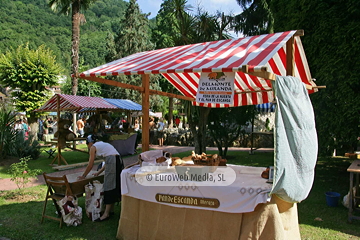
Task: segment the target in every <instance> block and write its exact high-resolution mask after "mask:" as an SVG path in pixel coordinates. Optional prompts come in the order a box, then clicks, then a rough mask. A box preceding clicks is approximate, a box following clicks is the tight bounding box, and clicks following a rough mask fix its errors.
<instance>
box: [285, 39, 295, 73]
mask: <svg viewBox="0 0 360 240" xmlns="http://www.w3.org/2000/svg"><path fill="white" fill-rule="evenodd" d="M294 42H295V41H294V37H291V38H290V39H289V40H288V41H287V42H286V75H287V76H294V75H295V71H294V64H295V59H294V52H295V51H294Z"/></svg>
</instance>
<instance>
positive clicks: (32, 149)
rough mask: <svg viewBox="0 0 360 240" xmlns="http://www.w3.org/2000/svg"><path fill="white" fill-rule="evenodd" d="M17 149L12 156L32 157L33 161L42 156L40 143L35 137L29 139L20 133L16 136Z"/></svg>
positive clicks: (14, 149)
mask: <svg viewBox="0 0 360 240" xmlns="http://www.w3.org/2000/svg"><path fill="white" fill-rule="evenodd" d="M15 142H16V147H14V148H13V150H12V155H14V156H16V157H19V158H23V157H30V158H31V159H37V158H39V156H40V153H41V149H40V144H39V142H38V141H36V140H34V136H32V137H29V138H28V139H25V138H24V135H23V134H21V133H19V134H17V136H16V140H15Z"/></svg>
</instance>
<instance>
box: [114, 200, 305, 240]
mask: <svg viewBox="0 0 360 240" xmlns="http://www.w3.org/2000/svg"><path fill="white" fill-rule="evenodd" d="M116 237H117V239H125V240H130V239H131V240H132V239H134V240H135V239H137V240H142V239H144V240H145V239H146V240H151V239H176V240H177V239H199V240H201V239H204V240H209V239H227V240H232V239H240V240H243V239H264V240H269V239H271V240H277V239H279V240H282V239H283V240H288V239H292V240H296V239H301V238H300V231H299V225H298V215H297V205H296V204H292V203H287V202H284V201H282V200H281V199H279V198H277V197H276V196H273V197H272V199H271V201H270V202H269V203H264V204H259V205H258V206H257V207H256V208H255V210H254V211H253V212H250V213H225V212H216V211H211V210H200V209H191V208H179V207H172V206H169V205H164V204H160V203H153V202H148V201H144V200H139V199H136V198H133V197H129V196H126V195H123V196H122V204H121V216H120V220H119V226H118V231H117V236H116Z"/></svg>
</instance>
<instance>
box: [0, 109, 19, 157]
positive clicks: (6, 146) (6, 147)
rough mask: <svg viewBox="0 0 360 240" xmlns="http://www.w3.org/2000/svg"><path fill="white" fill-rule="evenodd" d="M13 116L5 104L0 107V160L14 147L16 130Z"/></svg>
mask: <svg viewBox="0 0 360 240" xmlns="http://www.w3.org/2000/svg"><path fill="white" fill-rule="evenodd" d="M15 117H16V115H15V114H14V112H13V111H11V109H9V108H8V107H6V106H5V105H1V107H0V160H3V159H4V158H5V157H6V156H7V155H10V153H11V151H12V150H13V149H14V148H15V139H16V135H17V133H16V131H15V130H14V128H13V126H14V123H15Z"/></svg>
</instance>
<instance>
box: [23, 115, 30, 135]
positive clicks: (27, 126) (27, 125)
mask: <svg viewBox="0 0 360 240" xmlns="http://www.w3.org/2000/svg"><path fill="white" fill-rule="evenodd" d="M22 125H23V129H24V134H25V139H28V137H29V131H30V126H29V124H28V123H27V120H26V119H24V120H23V121H22Z"/></svg>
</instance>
